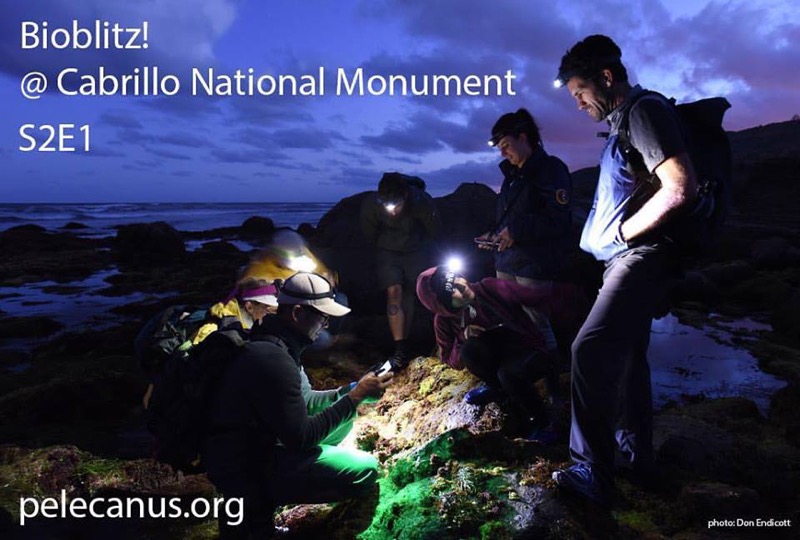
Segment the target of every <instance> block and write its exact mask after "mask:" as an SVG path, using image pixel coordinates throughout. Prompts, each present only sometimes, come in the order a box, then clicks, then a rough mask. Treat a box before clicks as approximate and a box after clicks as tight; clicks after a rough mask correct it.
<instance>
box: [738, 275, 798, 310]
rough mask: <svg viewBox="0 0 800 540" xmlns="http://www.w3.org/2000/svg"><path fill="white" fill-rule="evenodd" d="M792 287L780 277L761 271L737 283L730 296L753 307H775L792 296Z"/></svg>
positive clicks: (739, 302)
mask: <svg viewBox="0 0 800 540" xmlns="http://www.w3.org/2000/svg"><path fill="white" fill-rule="evenodd" d="M792 292H793V289H792V287H791V286H790V285H789V284H788V283H786V282H785V281H784V280H782V279H781V278H780V277H778V276H775V275H773V274H768V273H765V272H760V273H758V274H756V275H755V276H753V277H751V278H750V279H748V280H746V281H743V282H742V283H739V284H738V285H736V286H735V287H734V288H733V290H732V291H731V293H730V298H731V299H732V300H733V301H734V302H736V303H738V304H742V305H744V306H746V307H749V308H751V309H761V310H763V309H775V308H778V307H780V306H782V305H783V303H784V302H785V300H786V299H787V298H789V297H790V296H791V294H792Z"/></svg>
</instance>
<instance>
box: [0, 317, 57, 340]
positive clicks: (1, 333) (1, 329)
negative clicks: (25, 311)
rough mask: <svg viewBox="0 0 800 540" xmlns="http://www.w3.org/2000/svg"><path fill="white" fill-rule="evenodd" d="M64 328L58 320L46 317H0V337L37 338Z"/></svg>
mask: <svg viewBox="0 0 800 540" xmlns="http://www.w3.org/2000/svg"><path fill="white" fill-rule="evenodd" d="M62 328H64V325H63V324H61V323H60V322H57V321H54V320H53V319H49V318H47V317H3V318H0V338H4V339H8V338H37V337H46V336H50V335H52V334H55V333H56V332H58V331H59V330H61V329H62Z"/></svg>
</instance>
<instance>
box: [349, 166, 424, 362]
mask: <svg viewBox="0 0 800 540" xmlns="http://www.w3.org/2000/svg"><path fill="white" fill-rule="evenodd" d="M438 228H439V217H438V214H437V212H436V206H435V205H434V203H433V198H431V196H430V195H428V193H426V192H425V182H424V181H423V180H422V179H421V178H417V177H416V176H407V175H405V174H400V173H397V172H390V173H385V174H384V175H383V177H382V178H381V181H380V183H379V184H378V192H377V194H370V196H368V197H367V198H366V199H364V202H363V203H362V206H361V229H362V231H363V232H364V236H365V237H366V238H367V240H368V241H369V242H373V243H375V245H376V246H377V248H378V257H377V271H378V285H379V286H380V287H381V288H382V289H386V316H387V317H388V319H389V331H390V332H391V334H392V339H393V340H394V353H393V354H392V356H391V357H390V358H389V361H390V362H391V364H392V370H393V371H395V372H398V371H401V370H403V369H404V368H405V367H406V366H407V365H408V362H409V361H410V360H411V350H410V348H409V344H408V334H409V331H410V330H411V323H412V320H413V318H414V302H415V298H414V287H415V283H416V279H417V275H419V273H420V272H421V271H422V270H424V269H425V267H426V266H427V264H426V263H427V258H428V256H429V254H428V253H427V252H428V251H429V250H430V248H431V244H432V241H433V239H434V237H435V236H436V234H437V232H438Z"/></svg>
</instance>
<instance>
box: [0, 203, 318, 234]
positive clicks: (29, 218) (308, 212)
mask: <svg viewBox="0 0 800 540" xmlns="http://www.w3.org/2000/svg"><path fill="white" fill-rule="evenodd" d="M333 204H334V203H293V202H288V203H102V204H100V203H98V204H86V203H70V204H22V203H5V204H0V231H4V230H6V229H8V228H11V227H15V226H18V225H23V224H35V225H39V226H42V227H44V228H46V229H48V230H58V229H60V228H62V227H64V225H66V224H67V223H70V222H77V223H81V224H83V225H85V226H86V227H87V228H86V229H82V230H81V232H80V234H82V235H87V236H106V235H112V234H114V230H115V228H116V227H118V226H120V225H126V224H130V223H148V222H155V221H166V222H167V223H169V224H170V225H172V226H173V227H175V228H176V229H179V230H184V231H202V230H209V229H216V228H220V227H235V226H239V225H241V224H242V223H244V221H245V220H247V219H248V218H250V217H252V216H263V217H269V218H270V219H272V221H273V222H274V223H275V225H276V226H279V227H293V228H296V227H298V226H299V225H300V224H301V223H311V224H312V225H316V224H317V223H319V220H320V218H321V217H322V216H323V215H324V214H325V213H326V212H327V211H328V210H329V209H330V208H331V207H333Z"/></svg>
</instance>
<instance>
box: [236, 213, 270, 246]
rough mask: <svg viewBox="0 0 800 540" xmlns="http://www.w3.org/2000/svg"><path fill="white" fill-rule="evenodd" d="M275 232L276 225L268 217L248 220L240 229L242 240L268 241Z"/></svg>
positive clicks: (255, 217) (256, 217) (254, 217)
mask: <svg viewBox="0 0 800 540" xmlns="http://www.w3.org/2000/svg"><path fill="white" fill-rule="evenodd" d="M274 232H275V223H273V221H272V220H271V219H270V218H268V217H261V216H253V217H249V218H247V219H246V220H245V221H244V223H242V226H241V227H240V235H241V237H242V238H246V239H254V240H261V241H266V240H267V239H268V238H269V237H270V236H272V233H274Z"/></svg>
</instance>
